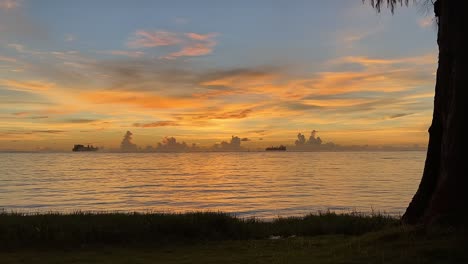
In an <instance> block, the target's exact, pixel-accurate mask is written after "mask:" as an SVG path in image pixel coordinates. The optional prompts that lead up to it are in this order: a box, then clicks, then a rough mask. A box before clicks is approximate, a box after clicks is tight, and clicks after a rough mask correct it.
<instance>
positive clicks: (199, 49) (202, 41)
mask: <svg viewBox="0 0 468 264" xmlns="http://www.w3.org/2000/svg"><path fill="white" fill-rule="evenodd" d="M217 35H218V34H216V33H208V34H198V33H192V32H190V33H176V32H168V31H154V32H151V31H145V30H139V31H137V32H136V33H135V36H134V37H133V38H132V40H130V41H129V42H128V43H127V46H128V47H130V48H135V49H138V48H154V47H160V46H176V47H180V50H179V51H175V52H171V53H169V54H167V55H164V56H161V58H164V59H175V58H178V57H195V56H202V55H207V54H210V53H211V52H213V49H214V47H215V46H216V44H217V41H216V39H215V38H216V36H217Z"/></svg>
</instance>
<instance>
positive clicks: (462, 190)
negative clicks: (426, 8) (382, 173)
mask: <svg viewBox="0 0 468 264" xmlns="http://www.w3.org/2000/svg"><path fill="white" fill-rule="evenodd" d="M434 11H435V14H436V16H437V17H438V23H439V27H438V36H437V43H438V45H439V67H438V70H437V82H436V88H435V99H434V114H433V118H432V124H431V127H430V128H429V145H428V150H427V157H426V163H425V167H424V173H423V177H422V180H421V183H420V185H419V189H418V191H417V192H416V194H415V196H414V197H413V200H412V201H411V203H410V204H409V206H408V209H407V210H406V213H405V214H404V215H403V218H402V220H403V221H404V222H406V223H409V224H415V223H425V224H431V223H434V222H440V221H449V222H450V223H456V222H459V221H464V220H466V219H467V218H466V216H467V215H468V214H467V212H466V211H467V210H468V199H467V198H468V144H467V143H468V141H467V139H466V137H468V129H467V127H468V122H467V121H468V113H467V106H468V96H467V93H468V56H467V54H468V52H467V50H468V39H467V38H468V34H467V31H468V15H467V14H465V12H467V11H468V1H467V0H437V1H436V2H435V4H434Z"/></svg>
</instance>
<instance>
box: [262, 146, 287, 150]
mask: <svg viewBox="0 0 468 264" xmlns="http://www.w3.org/2000/svg"><path fill="white" fill-rule="evenodd" d="M265 151H286V146H283V145H281V146H279V147H269V148H266V149H265Z"/></svg>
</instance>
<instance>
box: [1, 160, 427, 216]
mask: <svg viewBox="0 0 468 264" xmlns="http://www.w3.org/2000/svg"><path fill="white" fill-rule="evenodd" d="M424 158H425V153H424V152H319V153H317V152H316V153H311V152H309V153H294V152H283V153H272V152H259V153H252V152H250V153H183V154H174V153H165V154H161V153H147V154H143V153H138V154H128V153H127V154H114V153H112V154H110V153H66V154H64V153H48V154H40V153H14V154H12V153H0V208H4V209H5V210H7V211H9V210H14V211H28V212H31V211H60V212H66V211H76V210H85V211H88V210H98V211H103V210H105V211H109V210H111V211H113V210H118V211H147V210H151V211H158V212H185V211H194V210H203V211H226V212H231V213H235V214H237V215H238V216H242V217H244V216H256V217H260V218H273V217H277V216H292V215H304V214H307V213H310V212H317V211H318V210H322V211H323V210H328V209H329V210H332V211H337V212H349V211H360V212H371V211H384V212H386V213H390V214H395V215H398V214H402V213H403V212H404V210H405V208H406V206H407V205H408V202H409V201H410V200H411V197H412V195H413V194H414V193H415V191H416V189H417V186H418V184H419V181H420V178H421V175H422V169H423V165H424Z"/></svg>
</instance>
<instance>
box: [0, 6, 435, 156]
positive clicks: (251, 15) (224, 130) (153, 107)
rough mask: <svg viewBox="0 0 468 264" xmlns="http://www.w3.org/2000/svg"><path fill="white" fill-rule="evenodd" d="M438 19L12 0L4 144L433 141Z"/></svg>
mask: <svg viewBox="0 0 468 264" xmlns="http://www.w3.org/2000/svg"><path fill="white" fill-rule="evenodd" d="M436 69H437V45H436V26H435V25H434V21H433V17H432V13H431V12H429V11H427V10H424V8H423V7H422V6H421V5H410V6H409V7H407V8H406V7H401V8H397V10H396V11H395V14H394V15H392V14H391V13H390V11H389V10H382V12H381V13H380V14H378V13H377V12H376V11H375V10H374V9H372V8H371V7H370V6H369V4H368V3H367V4H363V3H362V1H361V0H347V1H343V0H327V1H323V0H322V1H318V0H307V1H306V0H304V1H301V0H295V1H274V0H269V1H267V0H259V1H241V0H240V1H215V0H200V1H188V0H187V1H181V0H174V1H145V0H138V1H123V0H112V1H111V0H93V1H89V0H80V1H59V0H41V1H34V0H0V150H34V149H42V148H51V149H62V150H66V149H71V147H72V146H73V144H89V143H90V144H94V145H98V146H105V147H107V148H114V147H118V146H119V144H120V142H121V141H122V138H123V137H124V135H125V133H126V131H131V132H132V133H133V142H134V143H135V144H137V145H138V146H147V145H153V146H154V145H156V144H157V143H158V142H161V141H162V140H164V138H165V137H174V138H177V140H178V141H185V142H187V143H188V144H192V143H196V144H199V145H201V146H209V145H212V144H215V143H219V142H221V141H223V140H229V139H230V138H231V137H232V136H233V135H234V136H239V137H240V138H248V139H249V140H248V141H247V140H246V142H245V143H244V142H243V144H246V146H253V147H254V146H260V147H262V146H268V145H271V144H279V143H284V144H287V143H293V142H294V140H296V136H297V134H298V133H303V134H307V135H308V134H310V131H312V130H316V131H318V133H319V135H320V136H321V138H322V139H323V140H324V142H334V143H336V144H340V145H371V146H379V145H394V146H413V145H420V146H424V145H426V144H427V139H428V135H427V129H428V127H429V124H430V121H431V117H432V108H433V96H434V84H435V72H436Z"/></svg>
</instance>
